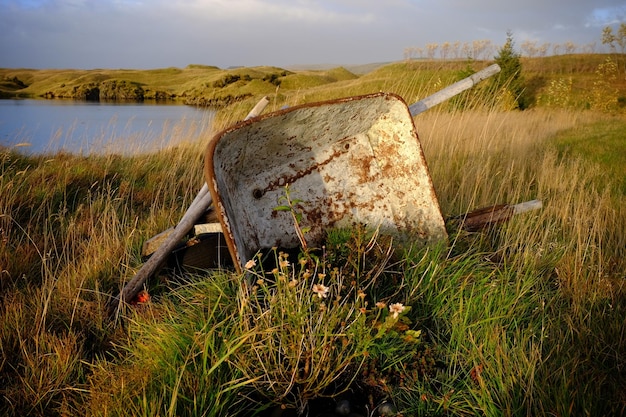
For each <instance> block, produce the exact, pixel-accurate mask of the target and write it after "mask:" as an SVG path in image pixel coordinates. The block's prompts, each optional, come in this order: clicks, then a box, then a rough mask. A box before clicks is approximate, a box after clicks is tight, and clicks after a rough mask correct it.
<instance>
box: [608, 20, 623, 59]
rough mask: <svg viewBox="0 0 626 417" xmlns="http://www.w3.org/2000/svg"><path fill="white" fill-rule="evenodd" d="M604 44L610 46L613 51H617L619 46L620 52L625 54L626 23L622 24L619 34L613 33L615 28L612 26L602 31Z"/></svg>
mask: <svg viewBox="0 0 626 417" xmlns="http://www.w3.org/2000/svg"><path fill="white" fill-rule="evenodd" d="M602 44H603V45H608V46H609V48H611V51H615V50H616V49H617V47H616V45H615V44H617V46H619V48H620V51H621V52H622V53H624V51H626V23H621V24H620V25H619V28H618V29H617V33H613V28H612V27H611V26H607V27H605V28H604V29H602Z"/></svg>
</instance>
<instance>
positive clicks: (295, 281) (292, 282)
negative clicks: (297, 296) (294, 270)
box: [289, 278, 298, 288]
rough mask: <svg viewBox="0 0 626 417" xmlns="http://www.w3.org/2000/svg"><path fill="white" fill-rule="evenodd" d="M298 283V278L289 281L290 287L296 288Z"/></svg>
mask: <svg viewBox="0 0 626 417" xmlns="http://www.w3.org/2000/svg"><path fill="white" fill-rule="evenodd" d="M296 285H298V280H297V279H295V278H294V279H292V280H291V281H289V287H290V288H295V287H296Z"/></svg>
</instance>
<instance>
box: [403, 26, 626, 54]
mask: <svg viewBox="0 0 626 417" xmlns="http://www.w3.org/2000/svg"><path fill="white" fill-rule="evenodd" d="M602 44H603V45H607V46H608V47H609V48H610V49H611V52H618V51H619V52H621V53H624V52H625V51H626V23H621V24H620V26H619V27H618V28H617V30H615V31H614V30H613V28H612V27H611V26H606V27H605V28H604V29H603V31H602ZM499 49H500V47H498V46H497V45H495V44H494V43H492V42H491V41H490V40H488V39H483V40H476V41H472V42H460V41H456V42H443V43H434V42H433V43H428V44H426V45H425V46H423V47H408V48H405V49H404V59H405V60H410V59H424V58H426V59H437V58H439V59H443V60H449V59H466V58H469V59H474V60H483V59H491V58H492V57H493V55H494V53H495V52H496V51H498V50H499ZM520 51H521V52H520V55H521V56H524V57H528V58H534V57H544V56H547V55H548V54H551V55H569V54H574V53H577V52H580V53H586V54H593V53H596V51H597V43H596V42H590V43H587V44H584V45H578V44H576V43H574V42H571V41H568V42H563V43H551V42H543V43H539V42H537V41H532V40H525V41H524V42H522V43H521V44H520Z"/></svg>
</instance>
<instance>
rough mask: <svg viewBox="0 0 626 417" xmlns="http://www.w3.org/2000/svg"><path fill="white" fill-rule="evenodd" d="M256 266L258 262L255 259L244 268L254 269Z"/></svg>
mask: <svg viewBox="0 0 626 417" xmlns="http://www.w3.org/2000/svg"><path fill="white" fill-rule="evenodd" d="M255 266H256V261H255V260H254V259H250V260H249V261H248V262H246V264H245V266H244V268H246V269H252V268H254V267H255Z"/></svg>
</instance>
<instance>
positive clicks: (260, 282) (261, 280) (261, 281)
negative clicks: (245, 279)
mask: <svg viewBox="0 0 626 417" xmlns="http://www.w3.org/2000/svg"><path fill="white" fill-rule="evenodd" d="M256 283H257V285H260V286H263V284H264V283H265V281H263V279H262V278H259V279H257V281H256Z"/></svg>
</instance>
